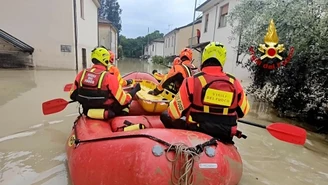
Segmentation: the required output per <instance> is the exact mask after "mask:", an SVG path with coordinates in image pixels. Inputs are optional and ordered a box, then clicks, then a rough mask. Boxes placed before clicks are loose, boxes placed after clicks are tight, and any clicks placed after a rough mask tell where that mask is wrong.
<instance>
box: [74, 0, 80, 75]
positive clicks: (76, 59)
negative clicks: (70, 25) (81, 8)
mask: <svg viewBox="0 0 328 185" xmlns="http://www.w3.org/2000/svg"><path fill="white" fill-rule="evenodd" d="M73 11H74V44H75V70H76V71H78V70H79V60H78V53H77V40H78V39H77V38H78V37H77V36H78V35H77V32H78V30H77V15H76V14H77V12H76V0H73Z"/></svg>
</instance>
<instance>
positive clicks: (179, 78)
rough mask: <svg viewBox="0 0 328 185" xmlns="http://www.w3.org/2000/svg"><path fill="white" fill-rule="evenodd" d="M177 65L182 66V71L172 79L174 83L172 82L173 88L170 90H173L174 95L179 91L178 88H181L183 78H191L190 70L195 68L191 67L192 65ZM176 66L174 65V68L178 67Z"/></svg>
mask: <svg viewBox="0 0 328 185" xmlns="http://www.w3.org/2000/svg"><path fill="white" fill-rule="evenodd" d="M178 65H180V66H182V68H183V71H180V74H177V75H176V76H175V77H174V80H173V81H174V82H173V84H174V88H172V89H174V91H173V92H175V94H176V93H177V92H178V91H179V89H180V86H181V84H182V81H183V80H184V79H185V78H188V77H190V76H192V75H193V74H194V73H193V71H192V68H194V67H195V66H194V65H192V64H184V63H181V64H178ZM178 65H176V66H178ZM174 69H175V68H174Z"/></svg>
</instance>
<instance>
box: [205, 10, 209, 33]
mask: <svg viewBox="0 0 328 185" xmlns="http://www.w3.org/2000/svg"><path fill="white" fill-rule="evenodd" d="M208 17H209V14H206V16H205V27H204V33H206V32H207V27H208Z"/></svg>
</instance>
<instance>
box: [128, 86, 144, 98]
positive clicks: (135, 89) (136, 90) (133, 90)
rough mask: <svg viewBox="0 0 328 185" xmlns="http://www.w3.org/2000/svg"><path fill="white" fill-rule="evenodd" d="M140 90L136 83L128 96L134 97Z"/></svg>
mask: <svg viewBox="0 0 328 185" xmlns="http://www.w3.org/2000/svg"><path fill="white" fill-rule="evenodd" d="M140 90H141V87H140V84H139V83H137V85H136V86H135V87H134V88H133V89H132V90H131V91H130V92H129V94H130V95H131V96H132V97H134V96H135V95H136V94H137V92H138V91H140Z"/></svg>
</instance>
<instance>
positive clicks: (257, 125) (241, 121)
mask: <svg viewBox="0 0 328 185" xmlns="http://www.w3.org/2000/svg"><path fill="white" fill-rule="evenodd" d="M238 122H240V123H245V124H247V125H253V126H255V127H259V128H264V129H266V126H265V125H260V124H257V123H253V122H249V121H245V120H238Z"/></svg>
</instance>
